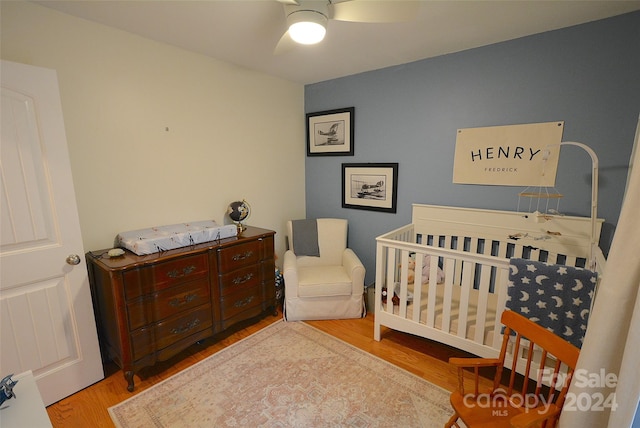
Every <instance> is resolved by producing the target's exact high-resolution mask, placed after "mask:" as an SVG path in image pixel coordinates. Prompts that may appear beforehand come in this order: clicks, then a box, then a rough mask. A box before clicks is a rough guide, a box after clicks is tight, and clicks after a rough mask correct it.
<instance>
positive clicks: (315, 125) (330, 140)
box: [307, 107, 355, 156]
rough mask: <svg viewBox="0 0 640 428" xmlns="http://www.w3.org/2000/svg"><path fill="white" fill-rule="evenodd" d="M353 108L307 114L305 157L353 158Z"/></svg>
mask: <svg viewBox="0 0 640 428" xmlns="http://www.w3.org/2000/svg"><path fill="white" fill-rule="evenodd" d="M354 113H355V108H354V107H347V108H340V109H335V110H326V111H319V112H316V113H307V156H353V120H354Z"/></svg>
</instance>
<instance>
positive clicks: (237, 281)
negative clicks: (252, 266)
mask: <svg viewBox="0 0 640 428" xmlns="http://www.w3.org/2000/svg"><path fill="white" fill-rule="evenodd" d="M251 278H253V274H252V273H248V274H246V275H245V276H237V277H235V278H233V280H232V281H231V282H233V285H240V284H244V283H245V282H247V281H249V280H250V279H251Z"/></svg>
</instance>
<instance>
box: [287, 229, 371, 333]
mask: <svg viewBox="0 0 640 428" xmlns="http://www.w3.org/2000/svg"><path fill="white" fill-rule="evenodd" d="M316 223H317V246H316V251H317V252H316V253H315V254H318V253H319V254H318V255H307V254H310V253H311V254H313V251H309V248H308V247H309V246H308V245H307V244H308V243H307V242H303V241H301V240H300V238H299V237H298V239H294V238H295V237H294V232H296V226H294V222H292V221H289V222H288V223H287V229H288V233H289V235H288V236H289V250H288V251H287V252H286V253H285V255H284V266H283V269H282V270H283V276H284V289H285V292H284V298H285V304H284V317H285V319H286V320H288V321H296V320H320V319H344V318H361V317H362V316H363V315H364V313H365V312H364V296H363V293H364V274H365V269H364V265H363V264H362V262H361V261H360V259H359V258H358V256H357V255H356V254H355V253H354V252H353V250H351V249H350V248H347V226H348V224H347V220H343V219H335V218H319V219H317V221H316ZM296 224H298V225H300V223H296ZM309 224H313V223H309V222H306V225H307V226H308V225H309ZM297 232H298V234H299V235H302V233H303V232H302V231H301V229H300V226H297ZM304 233H305V234H306V233H308V231H305V232H304ZM310 241H311V242H312V244H311V247H312V248H313V247H314V244H315V242H314V241H313V239H310ZM296 243H297V244H298V247H299V248H298V250H299V252H298V254H296ZM303 248H304V252H302V250H303Z"/></svg>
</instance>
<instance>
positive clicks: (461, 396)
mask: <svg viewBox="0 0 640 428" xmlns="http://www.w3.org/2000/svg"><path fill="white" fill-rule="evenodd" d="M501 321H502V324H504V325H505V330H504V336H503V341H502V348H501V350H500V355H499V357H498V358H450V359H449V363H451V364H453V365H455V366H457V367H458V383H459V385H458V390H457V391H454V392H453V393H452V394H451V405H452V406H453V409H454V411H455V414H454V415H453V416H452V417H451V419H449V421H448V422H447V423H446V424H445V428H450V427H460V425H458V423H457V422H458V419H461V420H462V421H463V422H464V423H465V425H466V426H467V427H469V428H474V427H491V428H499V427H545V428H549V427H555V426H556V424H557V421H558V418H559V417H560V411H561V410H562V406H563V404H564V400H565V396H566V393H567V390H568V389H569V384H570V382H571V376H572V375H573V370H574V369H575V366H576V362H577V361H578V354H579V353H580V350H579V349H578V348H576V347H575V346H573V345H572V344H570V343H569V342H567V341H565V340H564V339H562V338H561V337H559V336H556V335H555V334H554V333H552V332H550V331H549V330H547V329H545V328H544V327H541V326H539V325H538V324H535V323H534V322H533V321H530V320H529V319H527V318H525V317H523V316H522V315H519V314H517V313H515V312H512V311H504V312H503V313H502V318H501ZM533 344H535V346H533ZM481 367H495V368H496V374H495V377H494V380H493V387H492V388H491V389H489V390H487V391H481V388H480V386H479V384H480V382H479V380H480V379H479V369H480V368H481ZM503 367H509V368H510V369H511V375H510V377H509V385H508V386H502V385H501V380H502V368H503ZM470 368H471V369H473V375H474V376H473V387H471V388H466V389H465V380H466V381H467V383H469V378H470V377H471V376H469V370H466V369H470ZM517 372H520V373H521V374H522V375H523V377H524V379H523V381H522V383H523V384H522V387H521V388H517V387H516V386H515V383H516V382H515V381H516V373H517ZM465 373H468V374H467V376H465ZM465 378H466V379H465ZM530 378H531V379H536V380H535V388H534V385H530V383H531V382H530ZM530 386H531V388H529V387H530Z"/></svg>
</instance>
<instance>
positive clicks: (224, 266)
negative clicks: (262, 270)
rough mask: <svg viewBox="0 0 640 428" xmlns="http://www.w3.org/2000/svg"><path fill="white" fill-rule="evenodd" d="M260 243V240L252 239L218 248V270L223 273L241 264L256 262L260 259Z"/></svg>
mask: <svg viewBox="0 0 640 428" xmlns="http://www.w3.org/2000/svg"><path fill="white" fill-rule="evenodd" d="M260 244H261V242H260V241H253V242H247V243H244V244H240V245H233V246H231V247H226V248H222V249H219V250H218V269H219V271H220V272H223V273H224V272H229V271H232V270H235V269H238V268H240V267H242V266H247V265H251V264H256V263H257V262H258V260H260Z"/></svg>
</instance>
